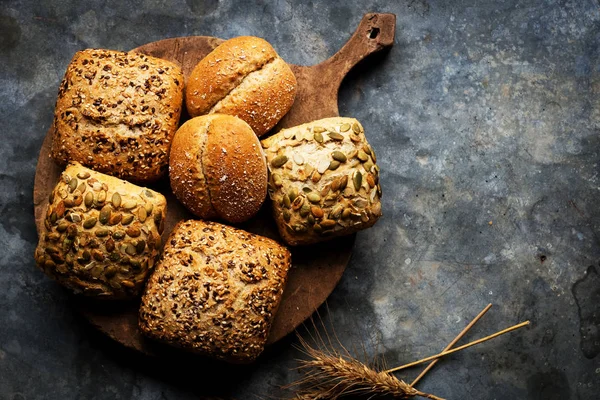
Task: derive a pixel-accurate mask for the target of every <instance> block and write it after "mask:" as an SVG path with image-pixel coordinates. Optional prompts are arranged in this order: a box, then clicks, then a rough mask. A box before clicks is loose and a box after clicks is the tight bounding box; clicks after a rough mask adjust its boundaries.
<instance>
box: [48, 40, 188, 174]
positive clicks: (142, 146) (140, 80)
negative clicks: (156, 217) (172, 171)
mask: <svg viewBox="0 0 600 400" xmlns="http://www.w3.org/2000/svg"><path fill="white" fill-rule="evenodd" d="M183 84H184V82H183V73H182V72H181V68H179V66H177V65H175V64H173V63H171V62H169V61H166V60H162V59H160V58H155V57H150V56H146V55H144V54H138V53H125V52H120V51H112V50H101V49H87V50H83V51H79V52H77V53H76V54H75V56H74V57H73V59H72V60H71V63H70V64H69V66H68V68H67V72H66V74H65V77H64V79H63V81H62V83H61V85H60V89H59V92H58V100H57V102H56V108H55V112H54V135H53V138H52V151H51V155H52V158H54V160H55V161H57V162H58V163H59V164H61V165H65V164H67V163H68V162H69V161H77V162H80V163H81V164H83V165H85V166H87V167H90V168H93V169H94V170H96V171H99V172H103V173H106V174H109V175H113V176H117V177H119V178H122V179H127V180H131V181H136V182H151V181H155V180H157V179H159V178H160V177H161V176H163V175H164V173H165V172H166V170H167V168H168V162H169V147H170V146H171V139H172V138H173V135H174V134H175V131H176V130H177V125H178V123H179V116H180V114H181V107H182V103H183Z"/></svg>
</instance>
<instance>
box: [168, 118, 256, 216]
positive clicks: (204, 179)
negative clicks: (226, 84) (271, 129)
mask: <svg viewBox="0 0 600 400" xmlns="http://www.w3.org/2000/svg"><path fill="white" fill-rule="evenodd" d="M169 176H170V179H171V188H172V189H173V193H175V196H177V198H178V199H179V201H181V202H182V203H183V204H184V205H185V206H186V207H187V208H188V209H189V210H190V211H191V212H192V213H194V214H195V215H197V216H199V217H201V218H203V219H214V218H221V219H223V220H225V221H228V222H232V223H238V222H243V221H246V220H248V219H249V218H250V217H252V216H253V215H254V214H256V212H258V210H259V209H260V207H261V205H262V204H263V202H264V200H265V198H266V196H267V164H266V161H265V156H264V153H263V150H262V147H261V145H260V142H259V141H258V138H257V137H256V135H255V134H254V132H253V131H252V129H251V128H250V126H248V124H246V123H245V122H244V121H242V120H241V119H239V118H236V117H233V116H231V115H222V114H210V115H205V116H201V117H196V118H192V119H191V120H189V121H187V122H186V123H185V124H183V125H182V126H181V128H179V130H178V131H177V133H176V135H175V138H174V140H173V146H172V148H171V156H170V174H169Z"/></svg>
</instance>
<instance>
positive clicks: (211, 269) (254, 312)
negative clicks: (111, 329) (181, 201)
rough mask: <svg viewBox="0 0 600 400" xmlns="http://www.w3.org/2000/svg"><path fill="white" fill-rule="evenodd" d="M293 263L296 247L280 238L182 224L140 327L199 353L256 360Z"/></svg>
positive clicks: (154, 279) (148, 292)
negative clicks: (293, 251) (293, 252)
mask: <svg viewBox="0 0 600 400" xmlns="http://www.w3.org/2000/svg"><path fill="white" fill-rule="evenodd" d="M290 266H291V254H290V252H289V250H288V249H286V248H285V247H284V246H282V245H280V244H278V243H277V242H275V241H274V240H271V239H268V238H265V237H262V236H259V235H255V234H252V233H248V232H245V231H243V230H241V229H236V228H232V227H230V226H227V225H222V224H218V223H214V222H206V221H194V220H189V221H181V222H180V223H179V224H177V226H176V227H175V228H174V229H173V231H172V232H171V235H170V236H169V239H168V240H167V242H166V244H165V248H164V252H163V255H162V257H161V259H160V261H159V262H158V263H157V265H156V269H155V270H154V273H153V274H152V276H151V277H150V278H149V279H148V283H147V284H146V289H145V292H144V295H143V296H142V304H141V307H140V314H139V326H140V329H141V331H142V333H143V334H145V335H146V336H148V337H150V338H152V339H155V340H158V341H161V342H164V343H167V344H170V345H173V346H177V347H180V348H182V349H185V350H189V351H192V352H195V353H200V354H203V355H206V356H209V357H214V358H217V359H221V360H225V361H228V362H234V363H247V362H250V361H252V360H254V359H255V358H256V357H258V355H259V354H260V353H261V352H262V351H263V348H264V346H265V343H266V341H267V337H268V335H269V331H270V329H271V324H272V322H273V319H274V316H275V314H276V312H277V309H278V308H279V303H280V302H281V296H282V294H283V290H284V287H285V284H286V281H287V275H288V270H289V268H290Z"/></svg>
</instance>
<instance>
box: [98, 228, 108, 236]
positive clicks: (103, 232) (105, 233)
mask: <svg viewBox="0 0 600 400" xmlns="http://www.w3.org/2000/svg"><path fill="white" fill-rule="evenodd" d="M109 234H110V231H109V230H108V229H106V228H101V229H98V230H96V236H98V237H105V236H108V235H109Z"/></svg>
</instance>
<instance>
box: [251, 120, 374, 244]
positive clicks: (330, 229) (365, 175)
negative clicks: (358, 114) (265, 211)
mask: <svg viewBox="0 0 600 400" xmlns="http://www.w3.org/2000/svg"><path fill="white" fill-rule="evenodd" d="M261 143H262V146H263V148H264V149H265V153H266V155H267V165H268V168H269V197H270V198H271V200H272V203H273V216H274V218H275V222H276V223H277V227H278V229H279V233H280V235H281V237H282V238H283V239H284V240H285V242H286V243H287V244H289V245H303V244H311V243H316V242H321V241H324V240H328V239H331V238H334V237H337V236H342V235H348V234H351V233H354V232H357V231H359V230H361V229H366V228H368V227H370V226H372V225H373V224H375V222H377V220H378V219H379V217H380V216H381V187H380V186H379V167H378V166H377V165H376V156H375V152H374V151H373V149H372V148H371V146H369V144H368V143H367V139H366V137H365V134H364V130H363V127H362V125H361V124H360V123H359V122H358V121H357V120H356V119H354V118H342V117H335V118H325V119H321V120H318V121H313V122H309V123H307V124H303V125H299V126H295V127H293V128H289V129H283V130H281V131H279V132H278V133H276V134H275V135H272V136H270V137H268V138H267V139H264V140H263V141H262V142H261Z"/></svg>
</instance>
